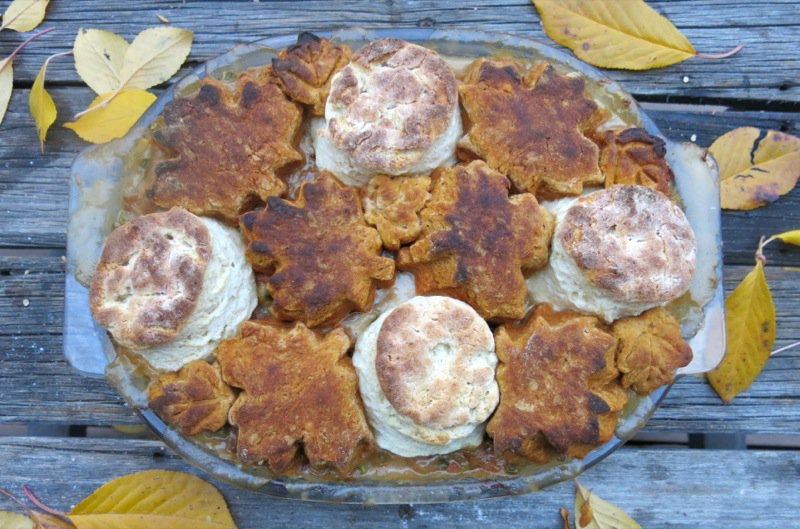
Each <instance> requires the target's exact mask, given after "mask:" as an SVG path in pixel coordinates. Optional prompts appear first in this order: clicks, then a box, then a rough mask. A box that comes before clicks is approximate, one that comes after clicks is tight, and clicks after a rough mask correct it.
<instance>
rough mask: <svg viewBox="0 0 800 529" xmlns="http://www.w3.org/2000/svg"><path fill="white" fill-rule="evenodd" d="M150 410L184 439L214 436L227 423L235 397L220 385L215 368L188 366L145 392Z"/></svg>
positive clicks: (195, 363)
mask: <svg viewBox="0 0 800 529" xmlns="http://www.w3.org/2000/svg"><path fill="white" fill-rule="evenodd" d="M147 394H148V401H149V406H150V409H152V410H153V411H155V412H156V413H157V414H158V416H159V417H161V418H162V419H164V420H165V421H166V422H168V423H169V424H171V425H173V426H175V427H176V428H178V429H179V430H180V432H181V433H182V434H183V435H196V434H199V433H200V432H202V431H209V432H214V431H216V430H219V429H220V428H222V427H223V426H225V424H226V423H227V421H228V410H230V407H231V404H233V399H234V394H233V390H232V389H231V387H230V386H228V385H227V384H226V383H225V382H223V381H222V375H221V373H220V370H219V365H218V364H209V363H208V362H205V361H203V360H195V361H193V362H189V363H188V364H186V365H185V366H183V367H182V368H180V370H179V371H177V372H168V373H163V374H161V375H160V376H159V377H158V379H156V380H154V381H152V382H151V383H150V385H149V386H148V388H147Z"/></svg>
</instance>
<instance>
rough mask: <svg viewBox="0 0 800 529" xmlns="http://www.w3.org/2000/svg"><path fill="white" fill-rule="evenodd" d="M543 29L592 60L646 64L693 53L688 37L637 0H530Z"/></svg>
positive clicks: (606, 63)
mask: <svg viewBox="0 0 800 529" xmlns="http://www.w3.org/2000/svg"><path fill="white" fill-rule="evenodd" d="M533 3H534V5H535V6H536V9H537V10H538V11H539V16H540V17H541V19H542V23H543V24H544V30H545V33H547V36H549V37H550V38H551V39H553V40H554V41H556V42H558V43H559V44H561V45H562V46H566V47H567V48H569V49H571V50H572V52H573V53H575V55H577V56H578V58H580V59H581V60H584V61H586V62H588V63H590V64H594V65H595V66H600V67H603V68H622V69H626V70H648V69H650V68H660V67H662V66H668V65H670V64H674V63H676V62H681V61H684V60H686V59H688V58H690V57H694V56H695V55H696V52H695V49H694V46H692V43H691V42H689V40H688V39H687V38H686V37H685V36H684V35H683V34H682V33H681V32H680V31H678V29H677V28H676V27H675V26H673V25H672V23H671V22H670V21H669V20H667V19H666V18H664V17H663V16H661V15H659V14H658V13H657V12H656V11H655V10H654V9H652V8H651V7H650V6H648V5H647V4H645V3H644V2H643V1H641V0H627V1H624V2H623V1H620V0H533Z"/></svg>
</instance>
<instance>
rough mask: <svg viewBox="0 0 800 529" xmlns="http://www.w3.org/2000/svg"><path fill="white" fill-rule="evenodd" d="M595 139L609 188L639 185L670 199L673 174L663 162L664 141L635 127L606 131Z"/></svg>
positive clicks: (596, 135) (664, 152)
mask: <svg viewBox="0 0 800 529" xmlns="http://www.w3.org/2000/svg"><path fill="white" fill-rule="evenodd" d="M594 138H595V141H596V142H597V144H598V145H599V146H600V169H602V171H603V174H604V175H605V178H606V181H605V186H606V187H611V186H612V185H614V184H639V185H643V186H647V187H649V188H650V189H655V190H656V191H660V192H662V193H664V194H665V195H669V186H670V183H672V180H673V174H672V169H670V167H669V165H668V164H667V161H666V159H665V158H664V157H665V156H666V154H667V147H666V144H665V143H664V140H662V139H661V138H659V137H658V136H653V135H651V134H648V133H647V131H646V130H644V129H640V128H635V127H633V128H627V129H612V130H604V131H601V132H598V133H597V134H595V136H594Z"/></svg>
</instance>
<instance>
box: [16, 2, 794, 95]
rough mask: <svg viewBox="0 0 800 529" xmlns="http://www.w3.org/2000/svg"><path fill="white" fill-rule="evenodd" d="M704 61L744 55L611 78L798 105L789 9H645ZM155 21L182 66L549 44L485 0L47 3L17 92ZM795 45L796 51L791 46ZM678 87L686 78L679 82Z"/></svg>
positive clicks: (527, 9)
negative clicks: (100, 38) (280, 54)
mask: <svg viewBox="0 0 800 529" xmlns="http://www.w3.org/2000/svg"><path fill="white" fill-rule="evenodd" d="M649 3H650V4H651V5H652V6H653V7H654V8H655V9H656V10H658V11H659V12H661V13H662V14H664V15H665V16H667V17H668V18H669V19H670V20H671V21H672V22H673V23H674V24H675V25H676V26H677V27H678V28H679V29H680V30H682V31H683V32H684V34H686V36H687V37H688V38H689V40H691V41H692V43H693V44H694V45H695V47H696V48H697V49H698V50H700V51H703V52H707V53H718V52H722V51H727V50H729V49H731V48H733V47H734V46H735V45H737V44H743V45H745V49H744V51H742V52H741V53H739V54H738V55H736V56H734V57H732V58H729V59H726V60H716V61H714V60H701V59H692V60H689V61H686V62H684V63H681V64H679V65H675V66H672V67H669V68H665V69H661V70H655V71H651V72H635V73H634V72H625V71H610V72H609V75H610V76H611V77H613V78H614V79H617V80H619V81H622V82H623V83H624V84H625V85H626V86H627V88H628V90H629V91H631V92H632V93H634V94H638V95H647V96H649V97H656V98H658V99H659V100H664V99H666V98H675V97H678V98H684V99H685V98H704V99H713V100H719V99H729V100H732V101H736V102H739V104H743V102H744V101H747V103H746V104H747V105H748V106H749V107H753V106H754V105H755V104H756V103H755V102H756V101H758V104H762V105H769V104H770V102H774V101H784V102H798V101H800V83H798V81H797V80H798V79H800V63H798V62H797V61H796V43H797V42H800V23H798V21H797V16H796V14H797V13H796V9H797V6H796V4H795V3H793V2H791V1H790V0H783V1H770V2H745V1H741V0H739V1H732V2H723V1H721V0H703V1H694V2H685V1H681V2H676V1H668V0H662V1H652V2H649ZM157 15H161V16H164V17H166V18H167V19H169V21H170V24H172V25H176V26H180V27H185V28H189V29H192V30H193V31H194V32H195V42H194V47H193V50H192V54H191V56H190V57H189V65H190V66H191V65H195V64H198V63H200V62H202V61H205V60H208V59H209V58H211V57H214V56H216V55H219V54H220V53H223V52H224V51H227V50H228V49H230V48H232V47H233V46H235V45H237V44H241V43H245V42H251V41H254V40H257V39H261V38H265V37H269V36H275V35H285V34H294V33H297V32H299V31H303V30H308V31H324V30H328V29H334V28H343V27H370V28H375V27H434V28H446V29H455V28H461V29H475V28H480V27H482V28H486V29H491V31H494V32H506V33H514V34H517V35H523V36H527V37H534V38H537V39H540V40H542V41H545V42H548V43H552V41H551V40H550V39H548V38H547V37H546V36H545V35H544V33H543V30H542V27H541V25H540V20H539V16H538V14H537V12H536V10H535V9H534V7H533V5H532V4H531V2H530V1H527V0H512V1H506V2H503V3H502V4H498V3H497V2H491V1H487V0H461V1H459V2H457V3H449V2H437V1H435V0H427V1H423V0H415V1H402V0H382V1H374V0H356V1H353V0H351V1H348V2H346V3H337V6H336V9H331V5H330V3H329V2H327V1H325V0H305V1H303V2H251V1H249V0H239V1H228V2H226V1H214V2H212V1H204V2H165V1H158V0H146V1H139V2H136V4H135V5H133V4H131V3H129V2H98V1H97V0H72V1H70V2H53V3H52V4H51V6H50V7H49V9H48V13H47V18H46V20H45V24H44V26H42V27H46V26H53V27H55V28H56V31H55V32H53V33H52V34H50V35H48V36H47V37H45V38H46V39H47V40H46V41H45V40H44V39H43V43H42V44H43V45H32V46H30V47H29V48H28V49H27V50H26V51H25V53H23V54H22V55H21V56H20V58H19V59H18V60H17V61H16V62H15V65H14V66H15V72H16V76H17V86H23V87H24V86H29V85H30V83H32V82H33V78H34V77H35V75H36V73H37V72H38V70H39V67H40V66H41V64H42V63H43V62H44V60H45V58H46V57H47V56H48V55H49V54H51V53H54V52H57V51H67V50H70V49H71V48H72V43H73V41H74V39H75V35H76V34H77V31H78V29H79V28H80V27H95V26H99V27H102V29H106V30H109V31H113V32H115V33H119V34H121V35H123V36H124V37H125V38H127V39H128V40H131V39H133V37H134V36H135V35H136V34H137V33H139V32H140V31H141V30H143V29H145V28H147V27H151V26H156V25H159V21H158V18H157ZM21 39H22V36H21V35H18V34H16V33H13V32H4V33H2V34H0V47H2V48H11V47H12V46H14V45H16V44H18V41H21ZM792 43H794V45H793V44H792ZM684 78H688V79H687V80H686V81H685V82H684ZM48 79H50V81H51V82H55V83H76V82H78V76H77V74H76V72H75V69H74V67H73V64H72V60H71V59H70V58H62V59H59V60H56V61H54V62H53V63H52V64H51V66H50V68H49V69H48Z"/></svg>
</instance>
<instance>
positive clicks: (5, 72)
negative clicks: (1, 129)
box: [0, 58, 14, 124]
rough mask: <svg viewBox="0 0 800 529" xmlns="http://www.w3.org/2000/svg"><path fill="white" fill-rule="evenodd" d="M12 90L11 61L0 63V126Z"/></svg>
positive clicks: (12, 74)
mask: <svg viewBox="0 0 800 529" xmlns="http://www.w3.org/2000/svg"><path fill="white" fill-rule="evenodd" d="M13 89H14V69H13V67H12V62H11V59H10V58H8V59H4V60H2V61H0V124H2V123H3V118H4V117H5V115H6V110H8V102H9V101H11V92H12V90H13Z"/></svg>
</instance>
